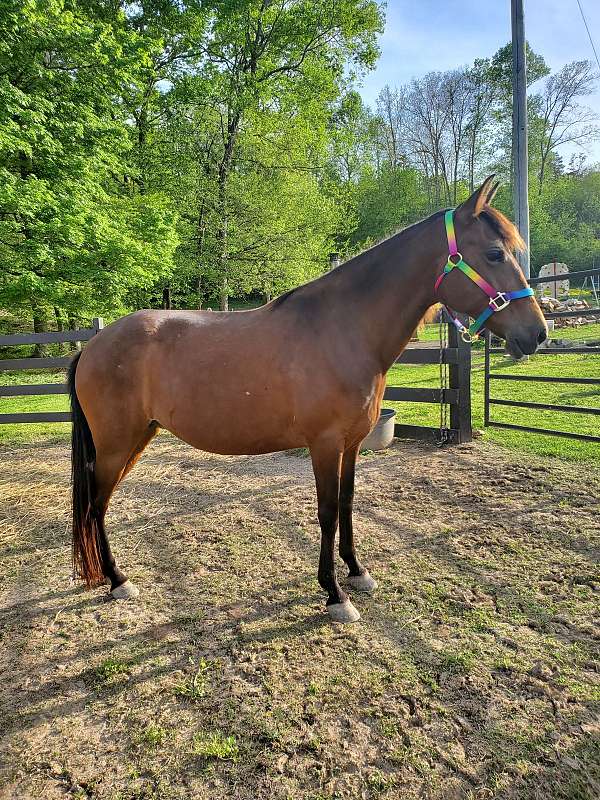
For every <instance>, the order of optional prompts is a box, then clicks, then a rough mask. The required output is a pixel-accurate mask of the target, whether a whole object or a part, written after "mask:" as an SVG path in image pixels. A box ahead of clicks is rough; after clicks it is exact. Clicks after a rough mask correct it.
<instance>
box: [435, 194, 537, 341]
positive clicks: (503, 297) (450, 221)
mask: <svg viewBox="0 0 600 800" xmlns="http://www.w3.org/2000/svg"><path fill="white" fill-rule="evenodd" d="M444 223H445V225H446V237H447V239H448V261H447V262H446V265H445V266H444V269H443V271H442V273H441V275H440V276H439V277H438V279H437V280H436V282H435V291H436V292H437V291H438V289H439V287H440V284H441V282H442V281H443V280H444V278H445V277H446V275H448V274H449V273H450V272H452V270H453V269H459V270H460V271H461V272H462V273H464V274H465V275H466V276H467V278H469V279H470V280H472V281H473V283H476V284H477V286H479V288H480V289H481V290H482V291H483V292H485V294H487V296H488V297H489V298H490V302H489V303H488V305H487V306H486V307H485V308H484V309H483V311H482V312H481V314H480V315H479V316H478V317H477V319H476V320H475V321H474V322H473V323H472V324H471V325H470V326H469V327H468V328H465V326H464V325H463V324H462V322H461V321H460V320H459V319H457V317H456V315H455V314H453V313H452V312H451V311H450V309H449V308H447V307H445V308H446V311H447V312H448V314H449V316H450V318H451V319H452V321H453V323H454V324H455V326H456V327H457V328H458V330H459V332H460V335H461V337H462V338H463V340H464V341H465V342H472V341H473V340H474V339H477V338H478V337H479V335H480V332H481V328H483V326H484V325H485V323H486V322H487V320H488V319H489V318H490V317H491V316H492V314H493V313H494V312H496V311H502V309H503V308H506V307H507V306H508V305H509V304H510V301H511V300H519V299H520V298H521V297H531V296H532V295H533V289H532V288H531V287H530V286H527V287H525V288H524V289H516V290H515V291H512V292H499V291H497V289H495V288H494V287H493V286H492V285H491V284H490V283H488V282H487V281H486V280H485V278H482V277H481V275H480V274H479V273H478V272H475V270H474V269H473V268H472V267H470V266H469V265H468V264H467V263H466V262H465V261H463V257H462V255H461V253H460V252H459V250H458V245H457V243H456V231H455V229H454V209H453V208H450V209H448V211H446V214H445V216H444Z"/></svg>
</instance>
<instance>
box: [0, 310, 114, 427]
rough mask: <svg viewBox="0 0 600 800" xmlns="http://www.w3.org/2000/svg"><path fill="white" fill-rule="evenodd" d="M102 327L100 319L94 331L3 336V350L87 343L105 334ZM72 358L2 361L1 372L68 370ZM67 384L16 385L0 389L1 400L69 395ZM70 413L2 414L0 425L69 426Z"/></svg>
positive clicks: (0, 346)
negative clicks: (102, 333) (5, 398)
mask: <svg viewBox="0 0 600 800" xmlns="http://www.w3.org/2000/svg"><path fill="white" fill-rule="evenodd" d="M102 327H103V323H102V320H101V319H99V318H95V319H93V320H92V327H91V328H80V329H79V330H75V331H48V332H47V333H15V334H9V335H6V336H0V349H1V348H3V347H14V346H16V345H27V344H30V345H31V344H33V345H35V344H60V343H64V342H74V343H77V342H88V341H89V340H90V339H91V338H92V337H93V336H95V335H96V334H97V333H98V331H100V330H102ZM71 359H72V356H56V357H49V358H44V357H40V358H6V359H1V360H0V373H1V372H7V371H10V372H15V371H17V370H29V369H34V370H40V369H64V370H66V369H68V367H69V364H70V363H71ZM67 393H68V388H67V384H66V383H22V384H13V385H4V386H3V385H0V398H1V397H25V396H40V395H49V394H67ZM70 421H71V412H70V411H38V412H34V411H31V412H24V413H12V414H0V425H7V424H15V423H27V422H70Z"/></svg>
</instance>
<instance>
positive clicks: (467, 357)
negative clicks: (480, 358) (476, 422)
mask: <svg viewBox="0 0 600 800" xmlns="http://www.w3.org/2000/svg"><path fill="white" fill-rule="evenodd" d="M448 329H449V332H448V346H449V347H456V349H457V351H458V364H451V365H450V369H449V373H450V375H449V377H450V388H451V389H456V390H457V392H458V402H457V403H452V405H451V406H450V427H451V428H454V429H455V430H456V431H457V437H458V442H457V444H461V443H462V442H470V441H471V440H472V438H473V429H472V427H471V345H470V344H468V343H467V342H463V340H462V337H461V336H459V335H458V330H457V329H456V326H455V325H448Z"/></svg>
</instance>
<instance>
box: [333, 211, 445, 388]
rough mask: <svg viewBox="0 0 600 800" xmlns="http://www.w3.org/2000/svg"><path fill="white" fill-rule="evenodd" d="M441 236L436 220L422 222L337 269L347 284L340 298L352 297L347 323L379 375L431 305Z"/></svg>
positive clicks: (442, 253)
mask: <svg viewBox="0 0 600 800" xmlns="http://www.w3.org/2000/svg"><path fill="white" fill-rule="evenodd" d="M438 229H439V230H438ZM442 231H443V229H442V227H441V225H436V218H432V219H429V220H426V221H425V222H423V223H420V224H419V225H418V226H414V227H413V228H408V229H407V230H406V231H403V232H402V233H399V234H397V235H396V236H394V237H392V238H391V239H388V240H386V241H385V242H382V243H381V244H380V245H378V246H377V247H374V248H372V249H371V250H369V251H367V252H366V253H363V254H362V255H361V256H359V257H358V258H357V260H356V263H353V264H348V265H347V267H346V268H345V269H344V267H342V268H340V269H341V270H344V271H345V274H344V272H341V273H340V278H341V279H342V281H344V280H347V283H348V286H347V292H344V291H341V292H340V296H341V297H343V296H344V295H346V297H351V298H352V300H351V305H352V309H353V317H354V320H353V322H352V324H353V326H354V325H356V326H357V333H359V335H360V339H361V340H362V341H363V342H364V344H365V347H367V348H368V350H369V354H370V355H372V356H373V358H374V359H375V360H376V361H377V363H379V364H380V365H381V369H382V372H384V373H385V372H387V370H388V369H389V368H390V367H391V365H392V364H393V363H394V361H395V360H396V358H397V357H398V355H399V354H400V353H401V352H402V350H403V349H404V348H405V347H406V345H407V343H408V342H409V340H410V338H411V336H412V335H413V333H414V331H415V329H416V328H417V326H418V324H419V322H420V320H421V318H422V317H423V315H424V313H425V312H426V311H427V309H428V308H429V307H430V306H431V305H432V304H433V303H434V302H435V295H434V283H435V279H436V276H437V274H439V270H440V264H441V263H442V262H443V259H444V257H445V243H444V241H443V239H442V236H443V232H442Z"/></svg>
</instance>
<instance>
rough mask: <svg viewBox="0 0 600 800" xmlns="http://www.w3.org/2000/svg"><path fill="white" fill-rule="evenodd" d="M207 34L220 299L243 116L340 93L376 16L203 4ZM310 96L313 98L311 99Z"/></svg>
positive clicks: (302, 5)
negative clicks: (216, 133) (214, 140)
mask: <svg viewBox="0 0 600 800" xmlns="http://www.w3.org/2000/svg"><path fill="white" fill-rule="evenodd" d="M204 7H205V8H206V10H207V11H208V13H209V31H210V33H209V36H208V37H207V39H206V41H205V43H204V45H203V48H202V50H203V55H204V61H203V63H202V65H201V67H200V74H201V75H202V76H203V77H204V78H205V80H206V85H209V86H210V99H211V103H212V106H213V108H214V109H216V111H217V114H218V131H219V134H220V141H219V142H218V147H217V148H215V149H214V150H213V152H212V156H213V158H214V161H213V163H212V164H211V165H210V168H209V169H208V174H209V176H210V179H211V180H212V182H213V185H214V187H215V189H214V192H213V193H212V194H211V197H212V202H213V211H214V214H213V217H214V219H215V220H217V229H216V231H215V237H214V247H213V249H212V264H211V265H210V271H211V272H212V274H213V275H216V276H218V281H219V284H220V305H221V308H224V309H225V308H227V304H228V297H229V294H230V291H231V281H232V278H233V275H232V274H231V269H230V264H231V259H230V229H231V225H232V212H233V198H232V197H231V195H230V185H231V181H232V174H233V173H234V172H235V171H236V170H237V169H238V168H239V165H240V161H239V158H240V155H241V152H242V150H243V144H244V140H245V137H246V135H247V134H249V133H250V128H249V126H248V121H249V119H250V118H251V117H252V116H253V115H254V119H256V118H257V114H258V113H261V114H266V113H268V111H269V110H273V109H277V108H279V107H282V106H283V107H286V108H287V109H289V110H290V111H291V112H292V114H294V113H300V112H301V110H302V108H309V107H310V108H312V110H313V111H317V110H318V109H317V106H318V105H319V104H320V105H321V107H322V106H324V105H325V104H326V103H327V102H329V101H331V100H333V99H334V98H335V96H336V95H337V94H338V93H339V91H340V87H341V83H342V81H343V77H344V68H345V65H346V64H347V63H348V61H353V62H354V63H355V64H356V65H357V67H359V68H365V67H369V66H371V65H372V64H373V63H374V59H375V57H376V53H377V50H376V35H377V33H378V32H379V31H380V30H381V25H382V18H381V12H380V9H379V7H378V6H377V4H376V3H375V2H374V1H373V0H327V2H324V3H319V4H315V3H313V2H310V1H309V0H298V1H296V2H291V0H278V2H267V1H266V0H244V1H243V2H239V1H237V0H236V1H235V2H234V0H228V2H221V1H220V2H207V3H205V4H204ZM315 101H316V102H315Z"/></svg>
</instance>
